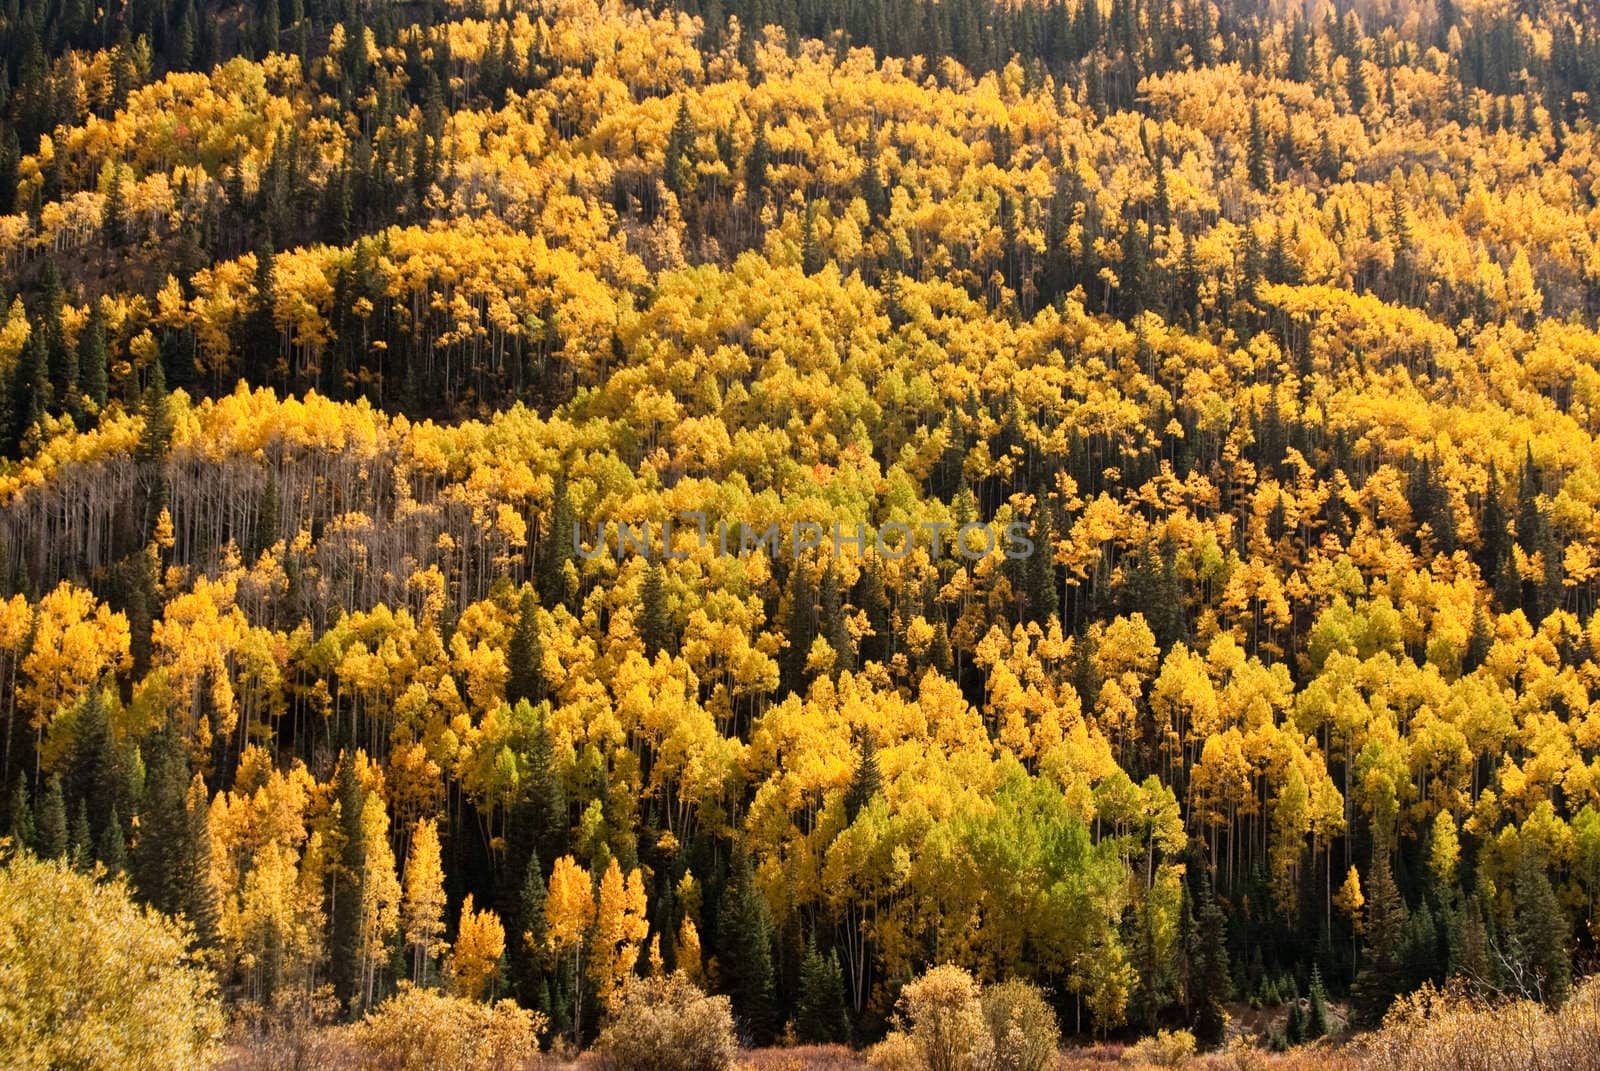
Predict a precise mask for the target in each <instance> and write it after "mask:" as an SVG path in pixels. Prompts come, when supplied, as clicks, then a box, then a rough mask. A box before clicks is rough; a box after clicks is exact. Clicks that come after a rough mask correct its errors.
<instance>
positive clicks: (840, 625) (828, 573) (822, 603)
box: [817, 564, 856, 677]
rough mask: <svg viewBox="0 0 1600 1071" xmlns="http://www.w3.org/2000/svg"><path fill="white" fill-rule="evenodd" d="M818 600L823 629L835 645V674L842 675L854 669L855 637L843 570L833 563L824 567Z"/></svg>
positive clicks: (826, 637) (828, 639)
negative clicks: (841, 581) (843, 589)
mask: <svg viewBox="0 0 1600 1071" xmlns="http://www.w3.org/2000/svg"><path fill="white" fill-rule="evenodd" d="M817 603H818V613H819V615H820V620H819V622H818V624H819V625H820V630H821V632H822V635H823V637H824V638H825V639H826V640H827V641H828V646H829V647H831V648H833V675H834V677H838V675H839V674H840V673H841V672H845V671H854V670H855V668H856V645H855V640H854V639H852V638H851V636H850V629H849V627H848V620H847V618H846V615H845V610H844V594H843V592H841V591H840V590H839V574H838V572H837V571H836V570H835V569H834V568H833V566H832V565H831V564H830V565H829V566H828V568H827V569H825V570H823V573H822V583H821V585H819V587H818V589H817Z"/></svg>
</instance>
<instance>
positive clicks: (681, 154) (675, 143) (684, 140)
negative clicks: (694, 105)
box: [662, 94, 695, 198]
mask: <svg viewBox="0 0 1600 1071" xmlns="http://www.w3.org/2000/svg"><path fill="white" fill-rule="evenodd" d="M694 142H695V130H694V119H693V117H692V116H690V114H689V97H688V94H681V95H680V96H679V97H678V114H677V116H676V118H674V119H673V121H672V132H671V133H670V134H669V135H667V155H666V163H665V167H664V169H663V170H664V172H665V173H664V175H663V176H662V177H663V179H664V180H665V181H666V184H667V189H669V190H671V191H672V192H673V193H675V194H677V195H678V196H679V197H680V198H681V197H683V196H684V195H685V194H686V193H688V192H689V191H690V190H692V189H693V188H694V185H693V184H694V163H695V160H694Z"/></svg>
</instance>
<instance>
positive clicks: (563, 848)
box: [522, 707, 572, 859]
mask: <svg viewBox="0 0 1600 1071" xmlns="http://www.w3.org/2000/svg"><path fill="white" fill-rule="evenodd" d="M547 711H548V708H544V707H541V708H540V710H539V712H538V714H539V718H538V722H537V723H536V724H535V726H534V730H533V738H532V740H530V741H529V743H528V750H527V753H526V754H525V755H524V757H523V762H522V776H523V791H524V802H523V804H522V811H523V812H524V813H525V815H526V818H525V821H526V823H527V825H528V827H529V830H530V834H529V835H530V837H531V839H532V843H533V852H534V854H535V855H536V856H537V857H538V858H541V859H559V858H561V857H562V856H563V855H566V854H567V852H568V851H569V849H570V847H571V844H570V842H571V839H572V828H571V824H570V822H569V820H568V815H567V790H566V785H565V784H564V783H563V782H562V780H561V773H560V771H559V770H557V769H556V759H555V744H554V742H553V741H552V740H551V737H550V720H549V717H548V714H547Z"/></svg>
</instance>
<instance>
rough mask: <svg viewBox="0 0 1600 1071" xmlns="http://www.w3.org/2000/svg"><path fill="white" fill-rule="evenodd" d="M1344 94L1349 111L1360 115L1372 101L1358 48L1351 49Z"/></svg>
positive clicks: (1364, 67)
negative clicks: (1346, 97)
mask: <svg viewBox="0 0 1600 1071" xmlns="http://www.w3.org/2000/svg"><path fill="white" fill-rule="evenodd" d="M1344 88H1345V93H1346V94H1347V95H1348V96H1349V97H1350V110H1351V111H1353V112H1355V113H1357V114H1360V113H1361V112H1363V111H1365V110H1366V108H1367V104H1368V103H1369V102H1370V101H1371V100H1372V89H1371V88H1370V87H1369V86H1368V85H1367V71H1366V65H1365V64H1364V63H1363V62H1362V56H1361V50H1360V48H1359V47H1357V48H1353V49H1351V53H1350V69H1349V72H1348V73H1347V74H1346V76H1345V82H1344Z"/></svg>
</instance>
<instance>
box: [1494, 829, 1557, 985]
mask: <svg viewBox="0 0 1600 1071" xmlns="http://www.w3.org/2000/svg"><path fill="white" fill-rule="evenodd" d="M1513 902H1514V903H1515V905H1516V913H1515V915H1514V917H1513V920H1512V927H1511V932H1510V934H1509V935H1508V938H1509V940H1508V944H1509V946H1510V950H1511V955H1512V958H1513V961H1514V962H1515V963H1516V965H1517V966H1518V968H1519V971H1518V977H1517V979H1516V984H1517V985H1518V988H1520V989H1521V990H1522V992H1523V995H1525V996H1528V997H1532V998H1534V999H1538V1000H1543V1001H1545V1002H1546V1003H1547V1004H1550V1005H1552V1006H1556V1007H1559V1006H1560V1005H1561V1004H1563V1003H1565V1002H1566V999H1567V994H1568V992H1569V991H1570V990H1571V988H1572V953H1571V951H1570V950H1569V948H1568V945H1569V943H1570V941H1571V933H1572V929H1571V924H1570V923H1569V922H1568V920H1567V913H1566V911H1565V909H1563V908H1562V906H1561V903H1560V901H1559V900H1557V899H1556V893H1555V889H1554V888H1553V887H1552V886H1551V884H1550V875H1549V873H1548V871H1547V870H1546V869H1545V865H1544V860H1543V859H1542V858H1541V857H1540V856H1539V854H1538V852H1536V851H1534V850H1533V849H1532V848H1530V847H1527V846H1524V848H1523V850H1522V857H1521V859H1520V860H1519V862H1518V865H1517V876H1516V885H1515V896H1514V897H1513Z"/></svg>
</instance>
